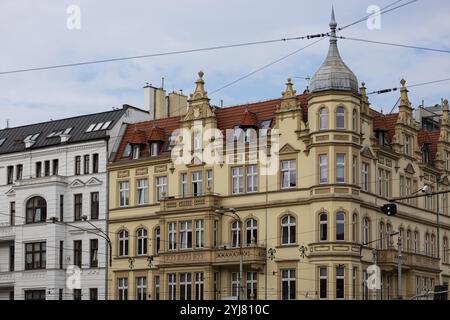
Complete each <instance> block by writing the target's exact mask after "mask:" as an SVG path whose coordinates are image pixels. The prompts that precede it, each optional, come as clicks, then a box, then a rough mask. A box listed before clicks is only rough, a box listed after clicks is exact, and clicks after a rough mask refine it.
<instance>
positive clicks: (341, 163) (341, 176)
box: [336, 153, 345, 183]
mask: <svg viewBox="0 0 450 320" xmlns="http://www.w3.org/2000/svg"><path fill="white" fill-rule="evenodd" d="M336 183H345V154H342V153H338V154H336Z"/></svg>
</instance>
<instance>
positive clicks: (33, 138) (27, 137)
mask: <svg viewBox="0 0 450 320" xmlns="http://www.w3.org/2000/svg"><path fill="white" fill-rule="evenodd" d="M39 135H40V133H36V134H30V135H28V136H26V137H25V139H23V141H36V139H37V138H38V137H39Z"/></svg>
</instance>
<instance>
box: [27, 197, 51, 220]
mask: <svg viewBox="0 0 450 320" xmlns="http://www.w3.org/2000/svg"><path fill="white" fill-rule="evenodd" d="M46 220H47V201H45V199H44V198H42V197H33V198H31V199H30V200H28V201H27V223H36V222H45V221H46Z"/></svg>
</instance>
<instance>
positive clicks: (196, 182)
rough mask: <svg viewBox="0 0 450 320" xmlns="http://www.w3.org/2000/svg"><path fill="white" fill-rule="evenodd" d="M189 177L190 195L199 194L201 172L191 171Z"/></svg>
mask: <svg viewBox="0 0 450 320" xmlns="http://www.w3.org/2000/svg"><path fill="white" fill-rule="evenodd" d="M191 179H192V180H191V183H192V190H191V191H192V195H193V196H194V197H197V196H200V195H201V194H202V173H201V172H192V175H191Z"/></svg>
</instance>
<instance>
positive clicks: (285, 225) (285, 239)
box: [281, 215, 296, 245]
mask: <svg viewBox="0 0 450 320" xmlns="http://www.w3.org/2000/svg"><path fill="white" fill-rule="evenodd" d="M295 242H296V223H295V218H294V217H293V216H291V215H287V216H285V217H284V218H282V219H281V244H282V245H290V244H295Z"/></svg>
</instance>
